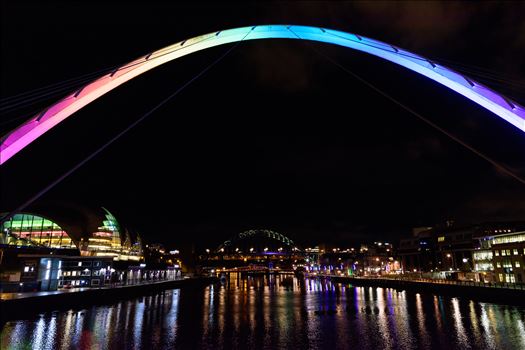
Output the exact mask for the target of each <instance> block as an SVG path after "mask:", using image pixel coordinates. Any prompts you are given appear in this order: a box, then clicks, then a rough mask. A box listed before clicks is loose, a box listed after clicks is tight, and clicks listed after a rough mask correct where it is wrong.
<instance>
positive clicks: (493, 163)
mask: <svg viewBox="0 0 525 350" xmlns="http://www.w3.org/2000/svg"><path fill="white" fill-rule="evenodd" d="M288 30H289V31H290V32H292V33H293V34H294V35H295V36H296V37H297V38H299V39H302V38H301V37H299V35H297V34H296V33H295V32H294V31H293V30H292V29H290V28H289V27H288ZM304 44H305V45H307V46H308V47H309V48H310V49H312V50H313V51H314V52H315V53H317V54H318V55H319V56H321V57H323V58H325V59H326V60H328V61H329V62H331V63H332V64H334V65H335V66H337V67H339V68H340V69H341V70H343V71H344V72H345V73H347V74H349V75H350V76H352V77H353V78H355V79H357V80H359V81H360V82H361V83H363V84H365V85H366V86H368V87H369V88H370V89H372V90H374V91H375V92H377V93H378V94H380V95H381V96H383V97H384V98H386V99H388V100H390V101H391V102H393V103H395V104H396V105H398V106H399V107H401V108H403V109H404V110H406V111H407V112H409V113H410V114H412V115H413V116H415V117H417V118H419V119H420V120H422V121H423V122H425V123H426V124H428V125H430V126H431V127H433V128H434V129H436V130H438V131H439V132H441V133H442V134H444V135H446V136H448V137H449V138H450V139H452V140H453V141H455V142H457V143H459V144H460V145H461V146H463V147H465V148H467V149H468V150H470V151H471V152H473V153H474V154H476V155H477V156H479V157H481V158H483V159H484V160H486V161H487V162H489V163H490V164H492V165H493V166H494V167H495V168H497V169H498V170H500V171H502V172H503V173H505V174H506V175H508V176H510V177H512V178H514V179H515V180H517V181H518V182H520V183H521V184H523V185H525V178H523V177H521V176H519V175H518V174H515V173H514V172H512V171H511V170H510V169H508V168H507V167H505V166H503V165H502V164H500V163H498V162H497V161H495V160H494V159H492V158H490V157H489V156H487V155H485V154H483V153H482V152H480V151H478V150H477V149H475V148H474V147H473V146H471V145H469V144H467V143H466V142H464V141H462V140H460V139H459V138H457V137H456V136H454V135H452V134H451V133H449V132H448V131H446V130H445V129H443V128H441V127H440V126H438V125H436V124H435V123H433V122H432V121H430V120H429V119H427V118H425V117H423V116H422V115H421V114H419V113H418V112H416V111H414V110H413V109H412V108H410V107H408V106H407V105H405V104H404V103H402V102H400V101H398V100H396V99H395V98H394V97H392V96H390V95H389V94H387V93H386V92H384V91H383V90H381V89H379V88H378V87H376V86H375V85H373V84H372V83H370V82H369V81H367V80H366V79H364V78H363V77H361V76H360V75H358V74H356V73H354V72H352V71H351V70H349V69H348V68H346V67H345V66H343V65H341V64H340V63H339V62H337V61H335V60H334V59H332V58H331V57H329V56H327V55H326V54H324V53H323V52H321V51H319V50H317V49H316V48H314V47H313V46H312V45H310V44H308V43H306V42H305V43H304Z"/></svg>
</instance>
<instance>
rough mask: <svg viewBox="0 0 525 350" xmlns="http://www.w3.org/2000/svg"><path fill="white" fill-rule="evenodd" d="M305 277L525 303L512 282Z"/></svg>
mask: <svg viewBox="0 0 525 350" xmlns="http://www.w3.org/2000/svg"><path fill="white" fill-rule="evenodd" d="M306 277H307V278H317V279H329V280H331V281H332V282H340V283H349V284H351V285H353V286H365V287H381V288H394V289H401V290H409V291H414V292H423V293H431V294H440V295H441V294H442V295H453V296H458V297H467V298H470V299H475V300H480V301H488V302H495V303H503V304H512V305H525V287H524V286H523V285H521V284H512V283H492V284H489V283H481V282H474V281H450V280H437V279H424V278H410V279H409V278H403V277H398V278H395V277H389V278H387V277H353V276H343V275H325V274H322V275H313V274H310V275H307V276H306Z"/></svg>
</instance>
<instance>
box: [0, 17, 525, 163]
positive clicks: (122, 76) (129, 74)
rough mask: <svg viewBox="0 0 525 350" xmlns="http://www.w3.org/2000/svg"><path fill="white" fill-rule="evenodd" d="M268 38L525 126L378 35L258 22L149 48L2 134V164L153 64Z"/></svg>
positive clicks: (500, 100)
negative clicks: (410, 78) (392, 70)
mask: <svg viewBox="0 0 525 350" xmlns="http://www.w3.org/2000/svg"><path fill="white" fill-rule="evenodd" d="M270 38H285V39H302V40H312V41H319V42H324V43H329V44H334V45H340V46H345V47H348V48H351V49H355V50H359V51H363V52H367V53H369V54H372V55H374V56H378V57H381V58H383V59H385V60H388V61H391V62H393V63H396V64H399V65H401V66H403V67H406V68H408V69H410V70H412V71H414V72H417V73H419V74H422V75H424V76H426V77H428V78H430V79H432V80H434V81H436V82H438V83H440V84H442V85H445V86H446V87H448V88H450V89H452V90H454V91H456V92H457V93H459V94H461V95H463V96H465V97H466V98H468V99H470V100H472V101H474V102H475V103H477V104H479V105H480V106H483V107H485V108H486V109H488V110H489V111H491V112H493V113H494V114H496V115H497V116H499V117H500V118H502V119H504V120H506V121H507V122H509V123H511V124H512V125H514V126H516V127H517V128H519V129H520V130H522V131H523V132H525V108H524V107H523V106H520V105H518V104H517V103H515V102H514V101H511V100H509V99H508V98H506V97H504V96H502V95H501V94H499V93H498V92H496V91H494V90H492V89H490V88H488V87H486V86H483V85H482V84H479V83H478V82H476V81H474V80H472V79H470V78H468V77H466V76H464V75H462V74H459V73H457V72H455V71H453V70H451V69H449V68H447V67H444V66H442V65H440V64H437V63H435V62H433V61H431V60H429V59H426V58H424V57H421V56H418V55H416V54H413V53H411V52H408V51H405V50H403V49H400V48H398V47H395V46H393V45H390V44H386V43H383V42H380V41H377V40H374V39H370V38H366V37H363V36H360V35H357V34H351V33H345V32H341V31H337V30H331V29H324V28H318V27H308V26H295V25H257V26H251V27H243V28H236V29H228V30H223V31H218V32H214V33H209V34H205V35H201V36H197V37H195V38H191V39H188V40H184V41H181V42H178V43H176V44H173V45H171V46H168V47H165V48H163V49H160V50H158V51H154V52H151V53H148V54H147V55H144V56H142V57H140V58H138V59H136V60H134V61H132V62H130V63H128V64H126V65H124V66H122V67H120V68H118V69H115V70H114V71H112V72H111V73H108V74H106V75H104V76H102V77H100V78H98V79H97V80H95V81H93V82H91V83H89V84H87V85H85V86H83V87H82V88H80V89H79V90H77V91H75V92H74V93H72V94H70V95H68V96H66V97H65V98H63V99H62V100H60V101H58V102H57V103H55V104H54V105H52V106H50V107H48V108H46V109H45V110H43V111H41V112H40V113H38V114H37V115H35V116H34V117H32V118H31V119H29V120H28V121H26V122H25V123H24V124H22V125H21V126H19V127H17V128H16V129H14V130H12V131H11V132H10V133H8V134H7V135H6V136H4V137H3V138H2V140H0V164H3V163H4V162H6V161H7V160H8V159H9V158H11V157H12V156H14V155H15V154H16V153H18V152H19V151H20V150H22V149H23V148H24V147H26V146H27V145H29V144H30V143H31V142H33V141H34V140H35V139H37V138H38V137H40V136H41V135H42V134H44V133H45V132H46V131H48V130H50V129H51V128H53V127H54V126H55V125H57V124H58V123H60V122H61V121H63V120H64V119H66V118H67V117H69V116H70V115H72V114H73V113H75V112H76V111H78V110H79V109H81V108H82V107H84V106H86V105H87V104H89V103H91V102H92V101H94V100H96V99H97V98H99V97H100V96H102V95H104V94H105V93H107V92H108V91H111V90H112V89H114V88H116V87H117V86H119V85H121V84H123V83H125V82H127V81H128V80H130V79H132V78H134V77H136V76H138V75H140V74H142V73H144V72H147V71H148V70H150V69H153V68H155V67H157V66H160V65H161V64H164V63H167V62H170V61H172V60H175V59H177V58H179V57H182V56H185V55H188V54H191V53H193V52H197V51H200V50H204V49H207V48H210V47H214V46H218V45H222V44H228V43H233V42H238V41H243V40H254V39H270Z"/></svg>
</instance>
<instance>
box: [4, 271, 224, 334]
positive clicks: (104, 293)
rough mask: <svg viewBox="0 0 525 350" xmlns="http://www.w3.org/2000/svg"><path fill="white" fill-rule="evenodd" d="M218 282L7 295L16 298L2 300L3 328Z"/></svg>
mask: <svg viewBox="0 0 525 350" xmlns="http://www.w3.org/2000/svg"><path fill="white" fill-rule="evenodd" d="M215 281H216V278H214V277H197V278H189V279H178V280H169V281H159V282H155V283H148V284H139V285H130V286H117V287H108V288H86V289H82V290H74V291H57V292H36V293H8V294H13V295H10V296H9V298H2V299H0V325H3V324H4V323H5V322H6V321H10V320H14V319H18V318H21V317H24V316H30V315H33V314H37V313H40V312H49V311H55V310H57V311H61V310H64V309H69V308H77V307H88V306H91V305H98V304H103V303H108V302H115V301H120V300H126V299H129V298H133V297H140V296H145V295H148V294H151V293H155V292H159V291H163V290H168V289H178V288H180V287H185V286H203V285H207V284H210V283H213V282H215ZM6 294H7V293H6Z"/></svg>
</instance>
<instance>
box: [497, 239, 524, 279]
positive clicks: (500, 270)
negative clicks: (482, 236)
mask: <svg viewBox="0 0 525 350" xmlns="http://www.w3.org/2000/svg"><path fill="white" fill-rule="evenodd" d="M508 231H510V229H509V230H508ZM490 243H491V249H492V260H493V261H492V265H493V267H494V274H495V276H496V280H497V281H498V282H502V283H503V282H504V283H524V282H525V271H524V265H525V231H519V232H512V233H504V234H498V235H494V236H493V237H491V239H490Z"/></svg>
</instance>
